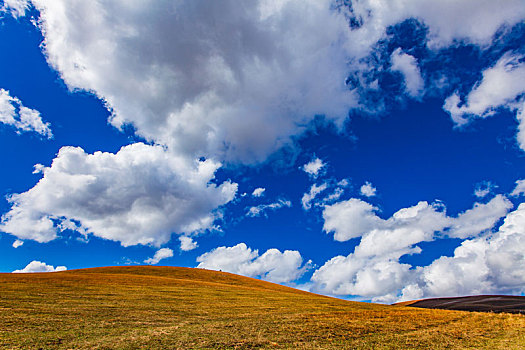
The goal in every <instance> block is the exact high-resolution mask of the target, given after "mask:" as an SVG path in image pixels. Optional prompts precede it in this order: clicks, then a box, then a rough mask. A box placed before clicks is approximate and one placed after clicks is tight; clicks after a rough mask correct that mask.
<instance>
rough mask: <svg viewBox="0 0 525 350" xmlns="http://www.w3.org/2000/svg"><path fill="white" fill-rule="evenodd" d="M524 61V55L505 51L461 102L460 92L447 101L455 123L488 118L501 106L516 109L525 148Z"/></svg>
mask: <svg viewBox="0 0 525 350" xmlns="http://www.w3.org/2000/svg"><path fill="white" fill-rule="evenodd" d="M523 81H525V63H523V56H518V55H514V54H512V53H511V52H507V53H506V54H504V55H503V56H502V57H501V58H500V59H499V60H498V62H496V64H495V65H494V66H493V67H491V68H488V69H486V70H485V71H484V72H483V78H482V80H481V81H480V82H479V83H478V84H477V85H476V86H474V88H473V89H472V90H471V91H470V92H469V94H468V95H467V96H466V98H465V102H464V103H463V104H462V105H461V99H460V96H459V94H458V93H454V94H453V95H451V96H449V97H448V98H447V99H446V100H445V104H444V106H443V108H444V109H445V110H446V111H447V112H448V113H449V114H450V116H451V117H452V120H453V121H454V122H455V123H456V125H458V126H461V125H464V124H466V123H468V122H469V121H470V120H471V119H472V118H475V117H477V118H487V117H489V116H491V115H493V114H494V113H495V112H496V110H497V109H498V108H501V107H504V108H508V109H510V110H513V111H516V119H517V120H518V123H519V126H518V133H517V141H518V144H519V145H520V147H521V149H523V150H525V134H524V130H525V124H524V123H525V120H524V118H523V114H524V104H525V102H524V100H523V94H524V93H525V84H523Z"/></svg>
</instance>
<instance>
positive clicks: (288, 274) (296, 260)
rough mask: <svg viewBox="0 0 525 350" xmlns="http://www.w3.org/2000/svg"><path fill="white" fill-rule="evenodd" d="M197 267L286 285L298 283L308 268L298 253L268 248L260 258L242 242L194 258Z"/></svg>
mask: <svg viewBox="0 0 525 350" xmlns="http://www.w3.org/2000/svg"><path fill="white" fill-rule="evenodd" d="M197 262H199V265H198V266H197V267H198V268H203V269H209V270H217V271H219V270H221V271H226V272H231V273H235V274H239V275H243V276H248V277H258V278H261V279H263V280H266V281H270V282H274V283H287V282H292V281H294V280H297V279H298V278H299V277H301V276H302V275H303V274H304V272H305V271H306V270H307V269H308V268H309V267H310V262H307V263H306V264H305V265H303V258H302V257H301V254H300V253H299V252H298V251H295V250H285V251H284V252H282V253H281V252H280V251H279V250H277V249H268V250H267V251H266V252H265V253H264V254H262V255H259V252H258V250H252V249H250V248H248V247H247V246H246V244H244V243H239V244H237V245H236V246H233V247H218V248H215V249H213V250H212V251H210V252H208V253H205V254H203V255H201V256H199V257H198V258H197Z"/></svg>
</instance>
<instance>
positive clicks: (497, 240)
mask: <svg viewBox="0 0 525 350" xmlns="http://www.w3.org/2000/svg"><path fill="white" fill-rule="evenodd" d="M524 227H525V204H524V203H522V204H520V206H519V207H518V208H517V209H516V210H515V211H513V212H511V213H509V214H508V215H507V217H506V218H505V221H504V224H503V225H502V226H501V227H500V229H499V230H498V231H497V232H496V233H494V234H489V235H487V236H483V237H479V238H475V239H472V240H466V241H464V242H463V243H462V244H461V246H459V247H458V248H457V249H456V250H455V252H454V256H452V257H441V258H439V259H437V260H436V261H434V262H433V263H432V264H431V265H430V266H428V267H425V268H424V269H423V270H422V281H421V282H420V286H419V287H420V289H421V290H422V291H423V292H424V294H425V295H426V296H438V295H439V296H444V295H468V294H490V293H494V294H496V293H498V294H499V293H505V294H521V293H524V292H525V288H524V286H525V253H524V252H525V230H524Z"/></svg>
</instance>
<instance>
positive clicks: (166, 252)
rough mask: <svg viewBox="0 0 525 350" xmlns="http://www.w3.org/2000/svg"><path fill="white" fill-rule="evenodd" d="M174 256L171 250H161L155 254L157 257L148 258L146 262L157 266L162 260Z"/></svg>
mask: <svg viewBox="0 0 525 350" xmlns="http://www.w3.org/2000/svg"><path fill="white" fill-rule="evenodd" d="M190 239H191V238H190ZM172 256H173V250H171V249H170V248H161V249H159V250H157V251H156V252H155V255H153V257H152V258H148V259H146V260H144V262H145V263H146V264H149V265H156V264H158V263H159V261H161V260H162V259H167V258H171V257H172Z"/></svg>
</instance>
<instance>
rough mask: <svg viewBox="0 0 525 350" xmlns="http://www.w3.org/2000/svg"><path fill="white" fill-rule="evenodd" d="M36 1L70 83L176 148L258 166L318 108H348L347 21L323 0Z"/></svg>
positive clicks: (332, 116) (52, 56)
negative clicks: (242, 0) (243, 0)
mask: <svg viewBox="0 0 525 350" xmlns="http://www.w3.org/2000/svg"><path fill="white" fill-rule="evenodd" d="M32 3H33V4H34V5H35V6H36V8H37V9H38V10H40V13H41V16H40V19H41V27H42V32H43V33H44V36H45V40H44V43H43V45H44V49H45V53H46V57H47V60H48V62H49V63H50V64H51V65H52V66H53V67H54V68H56V69H57V70H58V71H59V72H60V75H61V77H62V78H63V79H64V81H65V83H66V84H67V85H68V87H70V88H71V89H83V90H87V91H93V92H95V93H96V94H97V95H98V96H99V97H100V98H101V99H103V100H104V101H105V102H107V104H108V106H109V107H111V109H112V111H113V116H112V118H111V120H110V122H111V124H112V125H114V126H116V127H122V126H123V125H124V124H125V123H132V124H133V125H134V126H135V127H136V130H137V132H138V134H140V135H141V136H143V137H145V138H146V139H147V140H153V141H155V142H156V143H160V144H163V145H167V146H168V147H169V148H170V149H171V150H172V151H173V152H176V153H177V154H184V155H187V156H190V157H200V156H205V157H207V158H215V159H220V160H223V161H240V162H243V163H256V162H259V161H262V160H265V159H266V157H267V156H268V155H269V154H271V153H272V152H274V151H276V150H277V149H279V148H280V147H281V146H283V145H285V144H287V143H288V142H290V137H291V136H292V135H296V134H299V133H301V132H302V131H303V130H304V128H305V125H306V124H307V123H308V122H309V121H311V120H313V118H314V117H315V115H319V114H324V115H326V116H327V118H328V119H329V120H333V121H336V122H337V123H338V124H339V125H341V124H342V122H343V120H344V119H345V118H346V115H347V112H348V109H349V108H350V107H351V106H355V105H356V102H355V101H356V98H355V97H354V94H353V92H351V91H349V89H348V88H347V87H346V86H345V83H344V80H345V78H346V77H347V76H348V72H349V68H348V65H347V61H348V56H349V52H348V48H347V47H346V46H345V45H344V44H341V43H344V42H345V41H346V36H347V35H348V33H349V32H350V30H349V28H348V25H347V22H346V19H345V16H344V15H343V14H342V13H339V12H337V11H333V10H332V2H331V1H330V0H321V1H319V0H309V1H304V0H288V1H283V2H282V3H280V4H279V5H278V6H273V5H272V4H273V2H272V1H265V0H262V1H250V2H247V3H245V4H243V5H242V6H239V3H238V1H235V0H228V1H221V2H220V3H211V4H210V2H209V1H204V0H202V1H196V0H187V1H177V2H159V1H154V0H150V1H142V2H139V3H137V2H128V1H119V2H115V1H109V0H106V1H104V0H102V1H96V2H91V1H88V2H86V1H71V0H63V1H52V2H50V1H46V0H33V1H32ZM269 4H270V5H269ZM86 13H89V14H90V15H89V16H85V14H86ZM80 17H81V18H83V20H82V21H78V20H76V19H77V18H80ZM130 57H131V58H132V59H130Z"/></svg>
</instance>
